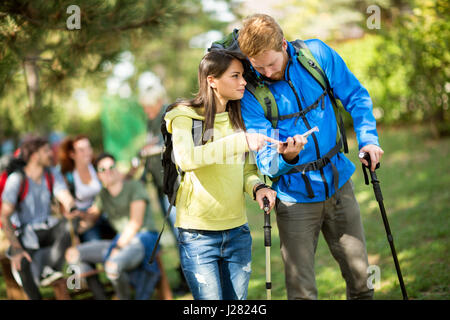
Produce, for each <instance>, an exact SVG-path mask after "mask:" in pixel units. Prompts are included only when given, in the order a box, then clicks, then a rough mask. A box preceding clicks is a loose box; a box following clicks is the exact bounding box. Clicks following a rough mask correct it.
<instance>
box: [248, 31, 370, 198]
mask: <svg viewBox="0 0 450 320" xmlns="http://www.w3.org/2000/svg"><path fill="white" fill-rule="evenodd" d="M305 43H306V45H307V46H308V48H309V49H310V51H311V53H312V54H313V55H314V57H315V58H316V60H317V62H318V63H319V64H320V66H321V67H322V69H323V70H324V72H325V73H326V75H327V77H328V80H329V81H330V85H331V87H332V88H333V90H334V94H335V96H336V98H337V99H340V100H341V101H342V103H343V105H344V107H345V110H346V111H348V112H349V113H350V114H351V116H352V118H353V125H354V128H355V132H356V137H357V140H358V145H359V148H362V147H364V146H365V145H368V144H375V145H379V143H378V134H377V130H376V121H375V118H374V116H373V114H372V101H371V99H370V96H369V93H368V92H367V90H366V89H365V88H364V87H363V86H362V85H361V83H360V82H359V81H358V79H356V77H355V76H354V75H353V74H352V73H351V72H350V70H349V69H348V68H347V66H346V65H345V62H344V61H343V60H342V58H341V57H340V56H339V55H338V54H337V53H336V52H335V51H334V50H333V49H331V48H330V47H329V46H327V45H326V44H325V43H323V42H322V41H320V40H317V39H312V40H306V41H305ZM287 52H288V56H289V62H288V65H287V67H286V70H285V78H284V80H280V81H276V82H273V83H270V84H269V89H270V90H271V92H272V93H273V95H274V97H275V99H276V101H277V106H278V114H279V115H287V114H291V113H295V112H298V111H299V105H298V102H297V97H296V94H297V96H298V98H299V101H300V104H301V108H302V109H304V108H306V107H308V106H309V105H311V104H312V103H314V102H315V101H316V99H317V98H318V97H319V96H320V95H321V94H322V92H323V89H322V88H321V86H320V85H319V83H318V82H317V81H316V80H315V79H314V78H313V77H312V76H311V75H310V74H309V73H308V71H307V70H306V69H305V68H304V67H303V66H302V65H301V64H300V63H299V61H298V60H297V58H296V57H295V50H294V47H293V46H292V44H291V43H289V42H288V48H287ZM289 79H290V80H291V82H292V83H293V86H294V89H295V91H296V94H295V93H294V90H293V89H291V87H290V86H289V84H288V81H287V80H289ZM241 110H242V117H243V120H244V123H245V126H246V129H247V130H248V131H249V132H259V133H263V134H266V135H267V136H269V137H275V138H277V139H279V140H281V141H286V139H287V138H288V137H293V136H294V135H296V134H302V133H304V132H306V131H307V130H308V128H307V126H306V125H305V122H304V121H302V119H299V120H298V121H296V120H297V119H296V118H290V119H285V120H279V121H278V125H277V130H275V129H273V128H272V125H271V123H270V121H269V120H267V119H266V118H265V116H264V110H263V108H262V107H261V105H260V104H259V102H258V101H257V100H256V98H255V97H254V96H253V94H252V93H251V92H249V91H248V90H246V91H245V94H244V97H243V98H242V100H241ZM306 121H307V122H308V123H309V125H310V126H311V127H314V126H318V128H319V130H320V131H319V132H315V133H314V135H315V138H316V139H314V137H313V136H312V135H311V136H309V137H308V143H307V144H306V145H305V149H304V150H302V151H301V152H300V154H299V160H298V162H297V163H295V164H289V163H287V162H286V161H284V159H283V157H282V156H281V155H280V154H278V153H277V152H276V149H274V148H270V146H266V147H265V148H263V149H261V150H259V151H258V152H257V153H256V164H257V166H258V168H259V169H260V171H261V173H262V174H264V175H267V176H269V177H271V178H275V177H280V179H279V180H278V181H276V182H275V183H274V184H273V188H274V189H275V190H276V191H277V193H278V198H279V199H281V200H283V201H289V202H320V201H324V200H326V199H328V198H330V197H331V196H332V195H333V194H334V193H335V188H334V180H333V179H334V178H333V170H332V166H331V164H328V165H326V166H325V167H324V168H323V172H324V174H323V176H322V174H321V172H320V171H319V170H317V171H307V172H306V175H307V177H308V178H309V181H310V183H311V186H312V189H313V191H314V195H315V196H314V198H312V199H311V198H309V197H308V193H307V190H306V186H305V181H304V180H303V179H302V176H301V173H298V172H296V173H291V174H287V173H288V172H289V170H291V169H292V168H293V167H295V166H296V165H299V164H304V163H307V162H310V161H314V160H317V159H319V158H321V157H323V156H324V155H325V154H326V153H327V152H328V151H330V150H331V149H332V148H333V147H334V146H335V145H336V134H337V122H336V117H335V114H334V109H333V106H332V104H331V101H330V98H329V96H328V95H327V96H326V97H325V105H324V108H323V109H322V108H321V107H317V108H315V109H313V110H311V111H310V112H308V113H307V114H306ZM277 131H278V132H277ZM277 134H279V135H277ZM331 162H332V163H333V164H334V165H335V166H336V168H337V170H338V172H339V188H341V187H342V186H343V185H344V184H345V183H346V182H347V181H348V180H349V179H350V177H351V175H352V174H353V172H354V171H355V166H354V165H353V163H352V162H351V161H350V160H348V159H347V158H346V157H345V156H344V155H343V154H342V153H338V154H337V155H335V156H334V157H332V158H331Z"/></svg>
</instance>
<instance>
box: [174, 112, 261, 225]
mask: <svg viewBox="0 0 450 320" xmlns="http://www.w3.org/2000/svg"><path fill="white" fill-rule="evenodd" d="M201 112H202V110H200V111H199V113H197V112H196V109H194V108H191V107H187V106H177V107H176V108H174V109H172V110H171V111H169V112H168V113H167V114H166V116H165V120H166V125H167V131H169V132H170V133H172V141H173V151H174V156H175V163H176V164H177V166H178V167H179V168H180V169H181V170H182V171H184V172H185V174H184V176H183V180H182V183H181V186H180V188H179V189H178V193H177V198H176V208H177V215H176V216H177V218H176V223H175V226H176V227H180V228H185V229H198V230H226V229H231V228H235V227H238V226H241V225H243V224H244V223H246V222H247V216H246V212H245V196H244V191H246V192H247V193H248V194H249V195H250V196H251V197H252V196H253V187H254V186H255V185H256V184H257V183H260V182H261V180H260V178H259V176H258V173H257V167H256V165H255V164H250V163H249V160H248V159H249V157H248V155H247V156H246V153H247V152H248V145H247V140H246V138H245V133H244V132H243V131H242V132H234V131H233V129H232V126H231V122H230V119H229V116H228V112H223V113H218V114H216V117H215V121H214V141H208V142H207V143H206V144H204V145H201V146H196V147H194V142H193V139H192V119H199V120H204V117H203V116H202V115H201V114H200V113H201ZM250 154H251V153H250ZM253 163H254V161H253Z"/></svg>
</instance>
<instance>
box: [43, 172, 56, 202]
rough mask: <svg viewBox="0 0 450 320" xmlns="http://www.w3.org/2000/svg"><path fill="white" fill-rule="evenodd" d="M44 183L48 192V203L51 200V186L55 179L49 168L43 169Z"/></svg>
mask: <svg viewBox="0 0 450 320" xmlns="http://www.w3.org/2000/svg"><path fill="white" fill-rule="evenodd" d="M44 176H45V182H46V184H47V188H48V191H49V192H50V201H52V200H53V185H54V184H55V177H54V176H53V174H52V173H51V172H50V169H49V168H45V169H44Z"/></svg>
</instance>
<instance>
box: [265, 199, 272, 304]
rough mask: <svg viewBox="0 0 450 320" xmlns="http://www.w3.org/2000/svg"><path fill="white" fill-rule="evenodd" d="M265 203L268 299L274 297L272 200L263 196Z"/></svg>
mask: <svg viewBox="0 0 450 320" xmlns="http://www.w3.org/2000/svg"><path fill="white" fill-rule="evenodd" d="M263 203H264V207H263V208H264V246H265V247H266V292H267V300H271V299H272V291H271V290H272V280H271V279H270V246H271V245H272V239H271V235H270V229H271V228H272V226H271V225H270V202H269V199H267V197H264V198H263Z"/></svg>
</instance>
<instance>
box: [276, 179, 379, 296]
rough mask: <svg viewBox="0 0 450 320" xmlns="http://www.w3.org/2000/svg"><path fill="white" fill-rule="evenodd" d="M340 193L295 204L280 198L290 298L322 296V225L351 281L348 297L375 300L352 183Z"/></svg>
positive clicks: (328, 240) (283, 248)
mask: <svg viewBox="0 0 450 320" xmlns="http://www.w3.org/2000/svg"><path fill="white" fill-rule="evenodd" d="M340 198H341V203H340V204H339V205H336V195H333V196H332V197H331V198H329V199H328V200H326V201H323V202H316V203H294V202H286V201H281V200H279V199H277V204H276V214H277V224H278V229H279V234H280V242H281V255H282V258H283V261H284V268H285V276H286V289H287V297H288V299H289V300H293V299H317V287H316V279H315V273H314V255H315V252H316V249H317V242H318V239H319V232H320V230H322V233H323V235H324V238H325V240H326V242H327V244H328V247H329V248H330V251H331V254H332V255H333V257H334V258H335V259H336V261H337V262H338V264H339V266H340V269H341V273H342V276H343V278H344V279H345V282H346V285H347V299H372V297H373V289H369V288H368V286H367V279H368V273H367V268H368V265H369V263H368V259H367V250H366V243H365V238H364V230H363V226H362V222H361V215H360V211H359V205H358V203H357V201H356V199H355V195H354V192H353V182H352V181H351V180H349V181H347V183H345V184H344V185H343V186H342V188H341V189H340Z"/></svg>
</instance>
